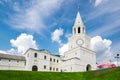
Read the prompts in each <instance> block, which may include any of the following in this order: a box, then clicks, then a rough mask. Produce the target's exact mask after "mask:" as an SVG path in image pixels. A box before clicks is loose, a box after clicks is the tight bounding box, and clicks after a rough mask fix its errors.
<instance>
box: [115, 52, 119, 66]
mask: <svg viewBox="0 0 120 80" xmlns="http://www.w3.org/2000/svg"><path fill="white" fill-rule="evenodd" d="M115 58H116V59H117V66H119V64H118V59H119V58H120V55H119V54H117V56H115Z"/></svg>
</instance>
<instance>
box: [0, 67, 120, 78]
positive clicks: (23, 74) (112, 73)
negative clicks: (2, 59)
mask: <svg viewBox="0 0 120 80" xmlns="http://www.w3.org/2000/svg"><path fill="white" fill-rule="evenodd" d="M0 80H120V68H112V69H105V70H97V71H88V72H70V73H68V72H62V73H61V72H34V71H6V70H0Z"/></svg>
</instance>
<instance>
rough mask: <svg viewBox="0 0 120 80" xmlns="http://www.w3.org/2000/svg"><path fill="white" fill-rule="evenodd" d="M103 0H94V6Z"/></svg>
mask: <svg viewBox="0 0 120 80" xmlns="http://www.w3.org/2000/svg"><path fill="white" fill-rule="evenodd" d="M102 1H103V0H95V7H96V6H98V5H99V4H100V3H102Z"/></svg>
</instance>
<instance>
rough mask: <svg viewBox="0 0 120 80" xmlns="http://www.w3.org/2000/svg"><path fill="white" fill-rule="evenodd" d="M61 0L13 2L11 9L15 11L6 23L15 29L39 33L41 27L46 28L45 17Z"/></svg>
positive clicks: (53, 10) (56, 7)
mask: <svg viewBox="0 0 120 80" xmlns="http://www.w3.org/2000/svg"><path fill="white" fill-rule="evenodd" d="M61 3H62V0H30V1H24V2H23V4H22V5H19V4H20V3H19V2H14V4H13V5H12V6H13V9H14V10H15V11H17V12H16V13H15V14H11V15H10V16H9V17H10V18H9V19H8V20H7V22H8V24H9V25H10V26H11V27H13V28H16V29H22V30H27V31H33V32H37V33H40V32H41V29H42V30H43V29H47V28H48V26H47V27H46V24H45V22H46V18H48V17H50V16H51V15H52V14H53V13H54V12H55V11H56V10H57V9H58V8H59V7H60V5H61Z"/></svg>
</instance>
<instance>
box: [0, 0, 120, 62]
mask: <svg viewBox="0 0 120 80" xmlns="http://www.w3.org/2000/svg"><path fill="white" fill-rule="evenodd" d="M78 6H79V7H80V14H81V17H82V19H83V22H84V25H85V26H86V32H87V35H89V36H90V37H91V39H92V42H91V45H92V49H93V50H95V51H96V52H97V59H98V61H101V60H102V59H103V58H104V60H110V59H111V60H112V61H115V59H114V58H113V56H115V55H116V54H117V53H120V49H119V47H120V29H119V28H120V15H119V14H120V6H119V0H0V52H2V53H10V54H19V55H21V54H23V53H24V52H25V51H26V50H27V49H28V48H30V47H32V48H36V49H39V50H40V49H47V50H49V51H50V52H51V53H52V54H59V53H62V52H63V51H65V49H66V45H67V41H68V37H69V36H70V35H71V33H72V27H73V24H74V21H75V17H76V14H77V9H78Z"/></svg>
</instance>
